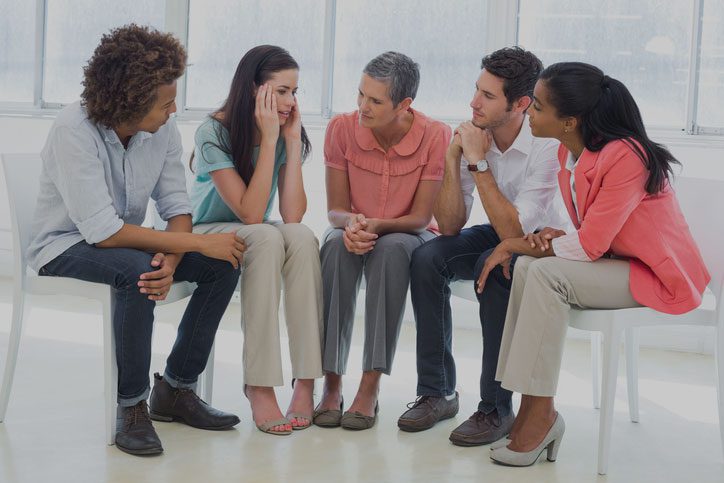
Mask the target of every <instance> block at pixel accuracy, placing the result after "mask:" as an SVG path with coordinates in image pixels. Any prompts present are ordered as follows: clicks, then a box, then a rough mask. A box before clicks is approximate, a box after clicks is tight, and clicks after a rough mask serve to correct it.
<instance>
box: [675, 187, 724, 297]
mask: <svg viewBox="0 0 724 483" xmlns="http://www.w3.org/2000/svg"><path fill="white" fill-rule="evenodd" d="M673 185H674V190H675V191H676V198H677V199H678V200H679V205H680V206H681V211H682V212H683V213H684V217H685V218H686V222H687V224H688V225H689V229H690V230H691V234H692V235H693V237H694V240H695V241H696V244H697V245H698V246H699V250H700V251H701V255H702V257H704V263H705V264H706V267H707V268H708V269H709V273H710V274H711V283H710V284H709V288H711V290H712V292H714V295H715V296H716V298H717V308H718V309H719V310H721V304H722V300H720V299H721V293H722V284H723V283H724V252H722V249H723V248H724V213H722V212H721V211H719V210H724V208H723V207H724V181H723V180H713V179H702V178H676V179H675V180H674V183H673Z"/></svg>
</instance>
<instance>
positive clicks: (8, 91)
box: [0, 0, 35, 103]
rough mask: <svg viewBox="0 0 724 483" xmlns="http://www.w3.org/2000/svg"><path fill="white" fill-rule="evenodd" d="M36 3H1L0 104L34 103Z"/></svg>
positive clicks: (9, 0)
mask: <svg viewBox="0 0 724 483" xmlns="http://www.w3.org/2000/svg"><path fill="white" fill-rule="evenodd" d="M34 70H35V2H29V1H26V2H18V1H15V0H0V86H2V88H0V102H13V103H15V102H17V103H23V102H27V103H31V102H33V79H34Z"/></svg>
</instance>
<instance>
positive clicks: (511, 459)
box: [490, 413, 566, 466]
mask: <svg viewBox="0 0 724 483" xmlns="http://www.w3.org/2000/svg"><path fill="white" fill-rule="evenodd" d="M565 431H566V423H565V422H564V421H563V416H561V415H560V414H559V413H556V420H555V421H554V422H553V426H551V429H549V430H548V434H546V435H545V437H544V438H543V441H541V443H540V444H539V445H538V446H537V447H536V448H534V449H533V450H532V451H528V452H525V453H520V452H518V451H511V450H510V449H508V447H507V446H503V447H501V448H496V449H494V450H492V451H491V452H490V459H492V460H493V461H495V462H496V463H500V464H502V465H506V466H530V465H532V464H533V463H535V462H536V461H537V460H538V457H539V456H540V455H541V454H542V453H543V451H545V450H548V455H547V456H548V461H555V460H556V457H557V455H558V448H559V447H560V446H561V439H563V433H565Z"/></svg>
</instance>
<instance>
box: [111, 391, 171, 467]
mask: <svg viewBox="0 0 724 483" xmlns="http://www.w3.org/2000/svg"><path fill="white" fill-rule="evenodd" d="M116 447H117V448H118V449H120V450H121V451H125V452H126V453H129V454H133V455H146V456H150V455H156V454H161V453H163V446H161V440H160V439H159V438H158V434H156V430H155V429H153V424H152V423H151V420H150V419H149V417H148V406H146V401H141V402H139V403H138V404H136V405H135V406H127V407H121V406H118V412H117V413H116Z"/></svg>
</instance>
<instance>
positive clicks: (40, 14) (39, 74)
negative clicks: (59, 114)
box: [33, 0, 47, 108]
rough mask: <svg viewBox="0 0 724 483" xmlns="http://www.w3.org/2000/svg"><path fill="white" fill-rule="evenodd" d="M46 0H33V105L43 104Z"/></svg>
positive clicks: (40, 105) (36, 106) (39, 105)
mask: <svg viewBox="0 0 724 483" xmlns="http://www.w3.org/2000/svg"><path fill="white" fill-rule="evenodd" d="M46 5H47V0H35V65H34V72H33V81H34V83H35V84H34V88H33V107H35V108H42V107H44V106H43V79H44V76H45V32H46V28H45V19H46V15H45V13H46Z"/></svg>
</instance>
